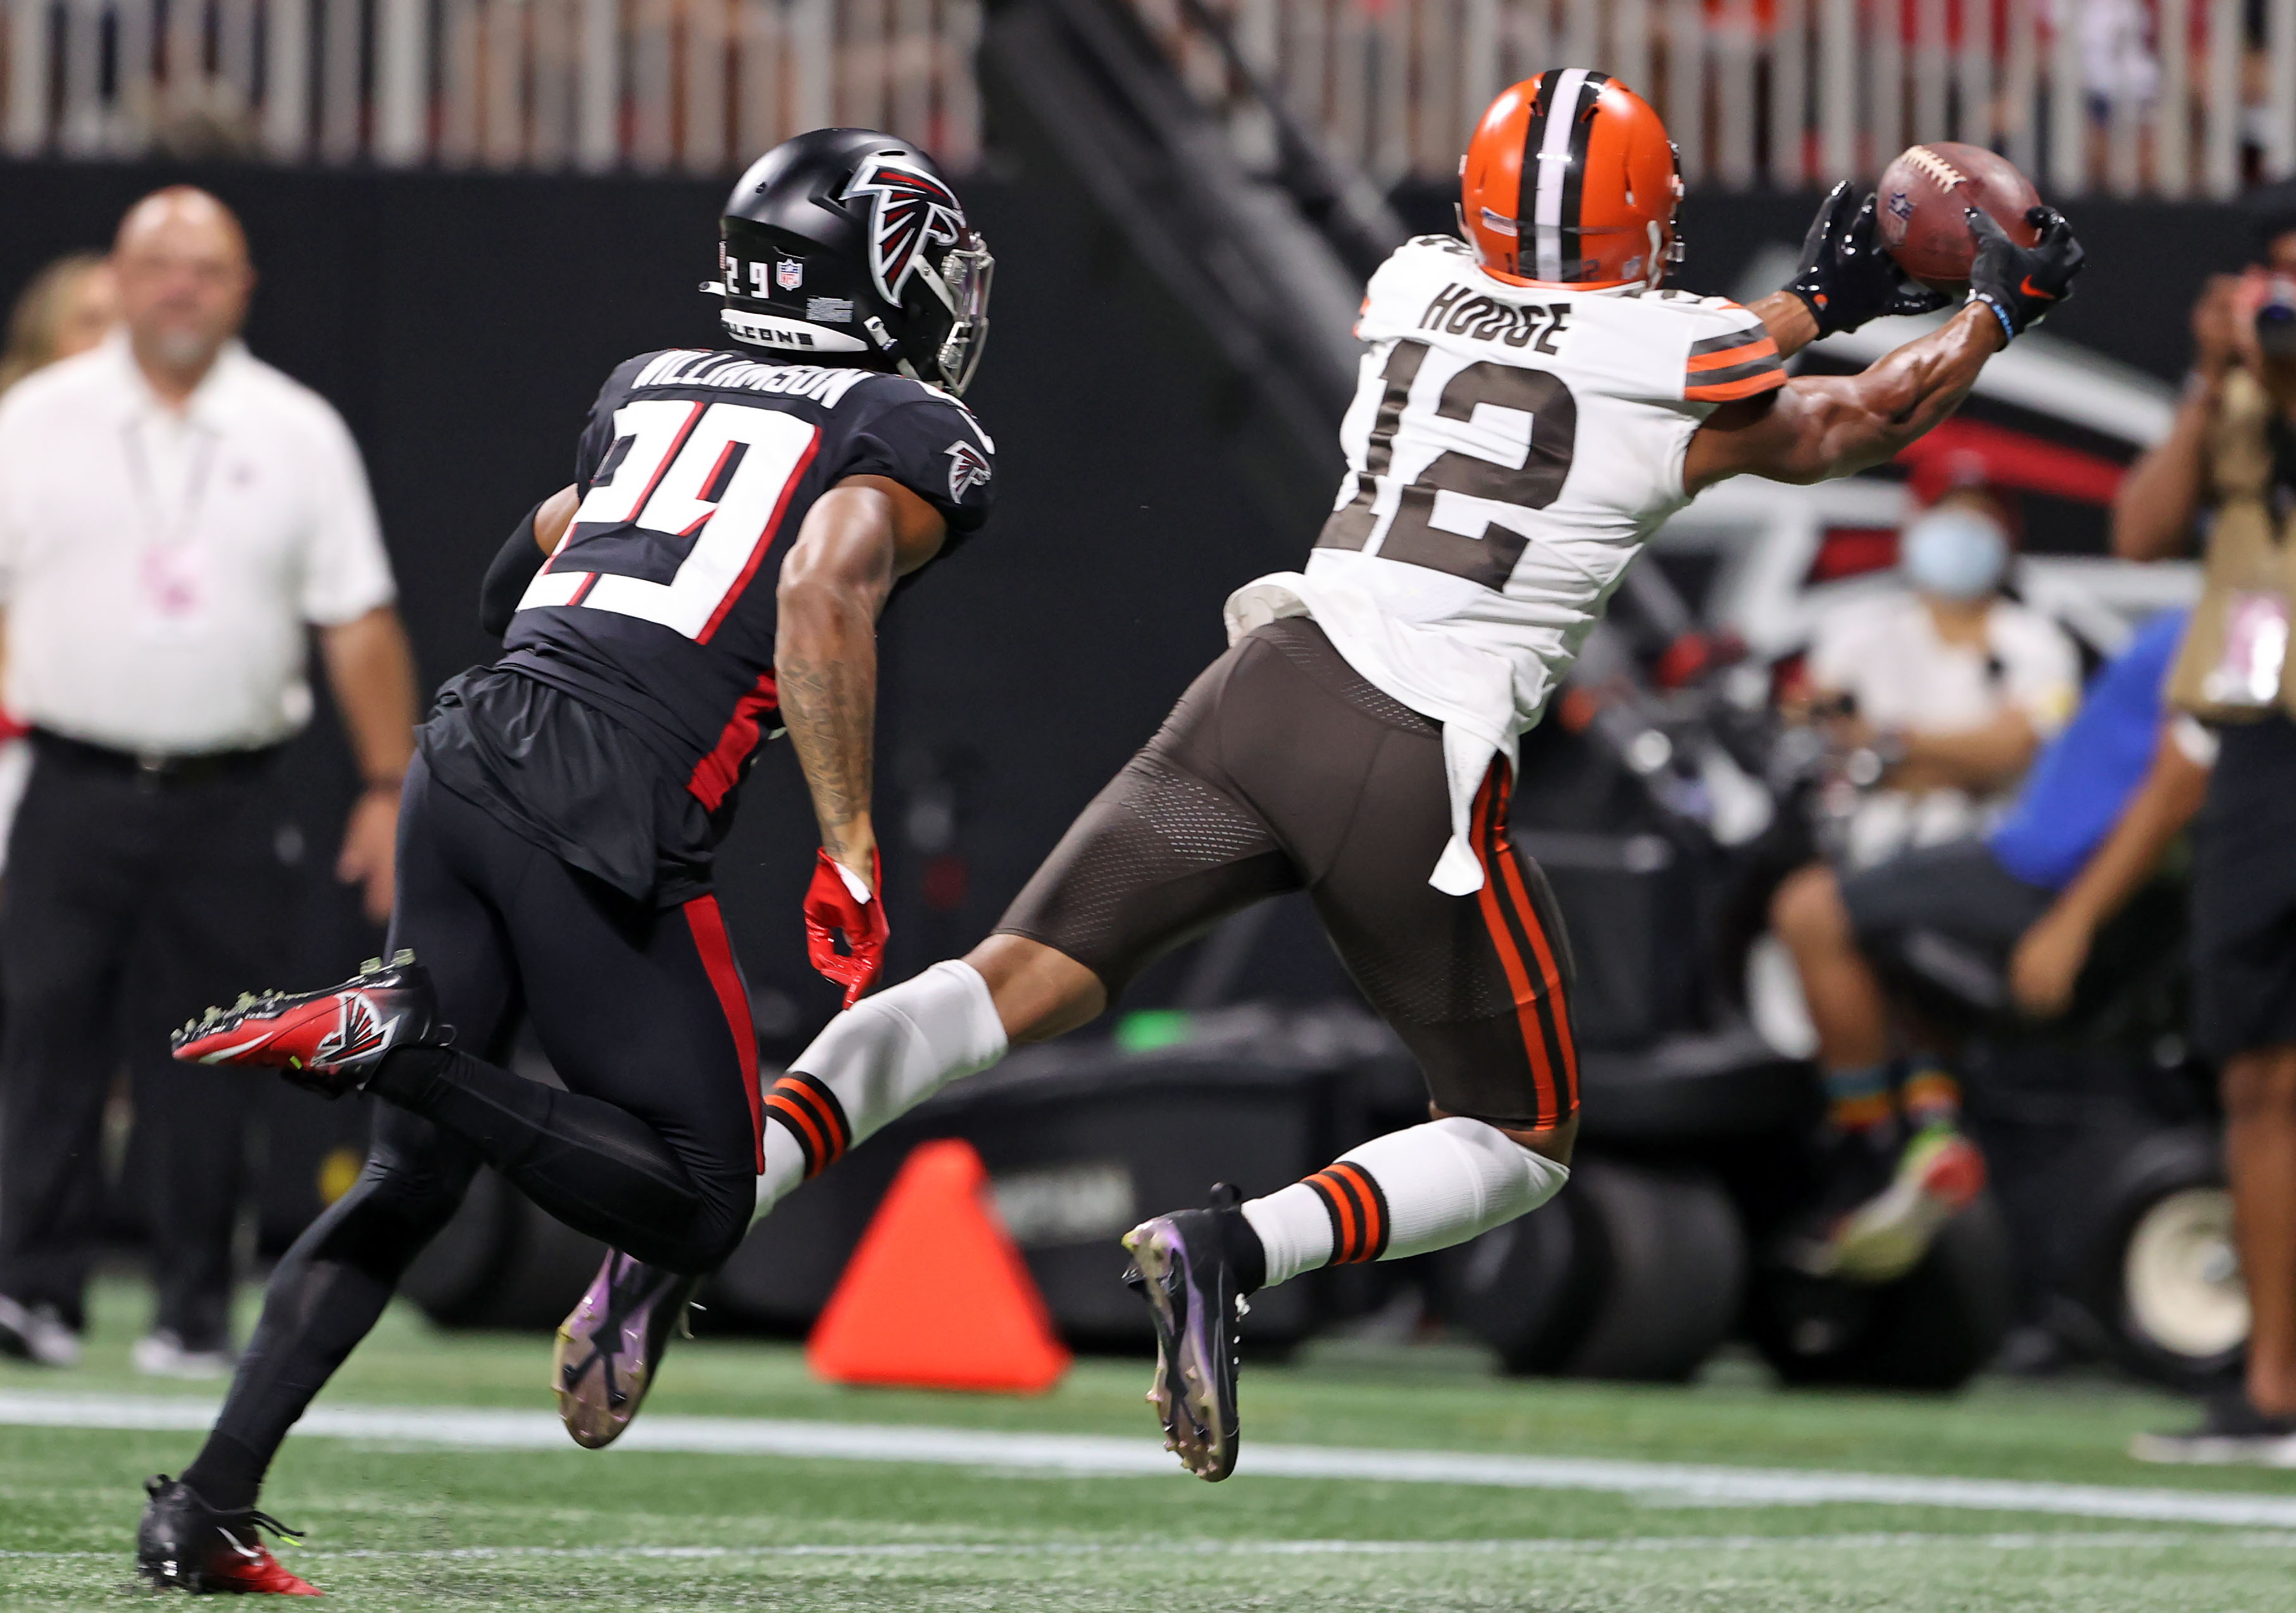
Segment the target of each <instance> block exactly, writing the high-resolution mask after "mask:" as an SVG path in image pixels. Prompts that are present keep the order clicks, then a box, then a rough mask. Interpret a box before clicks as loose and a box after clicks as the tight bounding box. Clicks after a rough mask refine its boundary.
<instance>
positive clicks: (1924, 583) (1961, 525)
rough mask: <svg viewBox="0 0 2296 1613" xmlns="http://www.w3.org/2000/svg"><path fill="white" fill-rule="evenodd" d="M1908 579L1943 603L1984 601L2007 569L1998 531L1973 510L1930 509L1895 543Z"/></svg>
mask: <svg viewBox="0 0 2296 1613" xmlns="http://www.w3.org/2000/svg"><path fill="white" fill-rule="evenodd" d="M1898 566H1899V567H1900V568H1901V569H1903V570H1904V572H1905V574H1906V579H1907V581H1908V582H1910V583H1912V584H1913V585H1914V586H1915V587H1916V588H1919V589H1921V590H1922V591H1923V593H1924V594H1936V595H1938V596H1939V598H1941V599H1951V600H1970V599H1982V598H1983V597H1984V596H1985V595H1987V594H1990V593H1992V592H1993V590H1994V589H1995V588H1997V587H1998V586H1999V585H2000V583H2001V574H2002V573H2003V572H2004V571H2005V570H2007V569H2008V567H2009V544H2008V540H2007V539H2006V538H2005V537H2003V536H2001V528H1999V527H1997V526H1996V525H1995V524H1994V523H1993V522H1991V521H1989V520H1986V518H1985V517H1983V516H1982V515H1980V514H1978V513H1977V512H1975V511H1973V510H1933V511H1931V512H1930V513H1928V514H1927V515H1924V516H1923V517H1922V518H1921V519H1920V520H1916V521H1915V522H1914V524H1913V525H1912V526H1910V527H1907V528H1906V532H1905V536H1903V537H1902V538H1901V539H1899V541H1898Z"/></svg>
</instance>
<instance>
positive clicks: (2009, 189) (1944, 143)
mask: <svg viewBox="0 0 2296 1613" xmlns="http://www.w3.org/2000/svg"><path fill="white" fill-rule="evenodd" d="M2040 200H2041V193H2040V192H2038V191H2037V190H2035V189H2034V188H2033V182H2032V181H2031V180H2030V179H2028V178H2026V177H2025V176H2024V175H2022V174H2021V173H2020V172H2018V171H2017V165H2016V164H2015V163H2013V162H2012V161H2010V160H2009V159H2007V158H2006V157H2004V156H2002V155H2000V154H1999V153H1998V152H1996V151H1987V150H1986V149H1985V148H1984V147H1983V146H1980V145H1963V144H1961V143H1958V142H1956V141H1950V140H1939V141H1932V142H1931V143H1929V144H1926V145H1909V146H1907V148H1906V149H1905V150H1904V151H1900V152H1898V156H1897V159H1896V160H1894V161H1893V162H1891V163H1890V166H1889V167H1888V168H1884V169H1882V182H1881V184H1879V185H1878V186H1876V187H1875V189H1874V206H1875V209H1876V210H1877V212H1878V213H1879V216H1880V225H1881V236H1882V248H1883V250H1886V251H1887V252H1888V253H1889V254H1890V257H1892V258H1896V259H1897V260H1898V267H1899V268H1901V269H1903V270H1905V271H1906V273H1907V274H1911V275H1912V276H1913V277H1914V278H1915V280H1918V281H1920V282H1923V284H1924V285H1929V286H1933V287H1935V288H1936V289H1937V290H1939V291H1948V292H1955V293H1958V292H1961V291H1967V290H1968V289H1969V266H1970V264H1971V263H1972V262H1973V261H1974V260H1975V259H1976V257H1977V238H1976V237H1975V236H1974V235H1972V234H1971V233H1970V231H1969V220H1968V219H1967V218H1966V217H1964V210H1965V209H1969V208H1972V207H1976V208H1983V209H1985V210H1986V211H1987V212H1988V213H1989V214H1991V215H1992V217H1993V221H1994V222H1995V223H1996V224H1998V225H2000V226H2001V227H2002V229H2003V230H2004V231H2005V232H2007V233H2008V236H2009V239H2010V240H2012V241H2013V242H2017V244H2018V245H2020V246H2030V245H2032V244H2033V242H2034V240H2035V239H2036V238H2037V237H2038V235H2039V233H2040V232H2039V231H2038V230H2036V229H2035V228H2034V227H2033V226H2032V225H2030V224H2027V223H2026V222H2025V212H2026V209H2029V208H2032V207H2036V206H2038V205H2039V203H2040Z"/></svg>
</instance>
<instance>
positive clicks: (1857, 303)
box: [1746, 179, 1947, 358]
mask: <svg viewBox="0 0 2296 1613" xmlns="http://www.w3.org/2000/svg"><path fill="white" fill-rule="evenodd" d="M1946 300H1947V299H1946V297H1945V294H1944V293H1943V292H1941V291H1931V289H1930V288H1929V287H1927V286H1925V285H1923V283H1922V282H1920V281H1918V280H1915V279H1914V278H1913V277H1912V276H1911V275H1909V274H1907V273H1906V272H1905V271H1904V270H1903V269H1901V268H1899V267H1898V266H1897V263H1896V261H1895V260H1894V259H1892V258H1890V255H1889V254H1888V253H1887V252H1885V251H1883V250H1882V240H1881V232H1880V228H1879V221H1878V219H1877V218H1876V216H1875V213H1874V197H1873V194H1872V192H1867V193H1866V195H1865V196H1863V197H1860V196H1859V195H1858V193H1857V188H1856V187H1855V186H1853V185H1852V184H1850V183H1849V181H1848V180H1846V179H1845V180H1843V181H1842V182H1841V184H1837V185H1835V186H1834V187H1833V190H1832V191H1830V192H1827V194H1826V198H1825V201H1823V202H1821V203H1819V204H1818V209H1817V217H1815V218H1813V219H1811V220H1810V225H1809V230H1808V233H1807V234H1805V235H1804V236H1803V238H1802V243H1801V260H1800V262H1799V263H1797V264H1796V265H1795V266H1794V276H1793V278H1792V280H1790V281H1788V282H1786V283H1785V285H1784V288H1783V289H1782V290H1779V291H1773V292H1771V293H1770V294H1769V295H1768V296H1767V297H1765V298H1763V299H1760V300H1759V301H1758V302H1752V303H1749V304H1747V305H1746V311H1747V312H1748V313H1750V314H1751V315H1754V316H1755V317H1756V318H1757V319H1759V320H1760V321H1761V322H1762V324H1763V326H1764V328H1765V329H1767V331H1768V332H1769V333H1770V340H1772V341H1775V343H1777V345H1778V353H1779V356H1781V357H1785V358H1792V356H1794V355H1795V354H1797V353H1799V352H1800V351H1801V350H1802V349H1803V348H1806V347H1808V345H1809V344H1810V343H1811V342H1813V341H1816V340H1818V339H1819V338H1820V337H1825V336H1832V335H1833V334H1834V333H1836V332H1841V331H1854V330H1856V329H1857V327H1858V326H1860V325H1862V324H1864V323H1866V321H1867V320H1869V319H1874V318H1878V317H1880V316H1881V315H1884V314H1927V313H1931V312H1933V311H1934V310H1936V309H1938V308H1941V307H1945V305H1946Z"/></svg>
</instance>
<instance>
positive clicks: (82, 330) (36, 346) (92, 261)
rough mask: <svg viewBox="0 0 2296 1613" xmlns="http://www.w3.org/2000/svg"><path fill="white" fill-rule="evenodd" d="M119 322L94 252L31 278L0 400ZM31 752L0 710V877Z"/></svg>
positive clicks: (19, 307) (115, 290)
mask: <svg viewBox="0 0 2296 1613" xmlns="http://www.w3.org/2000/svg"><path fill="white" fill-rule="evenodd" d="M116 323H119V286H118V284H117V283H116V282H114V281H113V279H112V274H111V265H110V264H109V263H106V262H105V261H104V260H103V258H101V257H99V256H98V255H97V254H95V253H94V252H74V253H72V254H70V256H69V257H64V258H57V259H56V260H55V261H54V262H53V263H52V264H50V265H49V266H47V267H46V268H45V269H42V270H41V271H40V272H39V273H38V274H35V275H33V276H32V281H31V283H30V284H29V285H28V286H26V287H25V288H24V290H23V291H22V292H21V294H20V295H19V296H18V297H17V299H16V306H15V307H13V308H12V309H11V310H10V311H9V314H8V346H7V348H6V349H5V350H4V351H0V396H4V395H5V394H6V392H7V390H8V389H9V388H11V387H12V386H14V385H15V384H16V383H17V382H18V381H21V380H23V379H24V377H26V376H27V375H29V374H30V373H32V372H33V371H35V370H45V368H47V367H48V365H50V364H53V363H55V362H56V360H58V359H60V358H70V357H72V356H75V355H77V354H80V353H85V352H86V351H87V350H88V349H89V348H92V347H94V346H95V344H96V343H97V342H99V341H102V340H103V339H104V338H105V337H106V336H109V335H110V334H111V327H112V326H113V325H114V324H116ZM31 772H32V753H31V747H30V746H29V745H27V744H26V743H25V742H24V730H23V727H22V725H21V724H19V723H18V722H17V721H16V720H15V719H14V718H13V717H12V716H9V714H8V713H7V712H6V711H5V710H4V709H0V872H5V870H6V867H7V857H8V829H9V825H10V824H12V823H14V822H15V819H16V805H17V803H18V802H20V801H21V800H22V799H23V798H24V782H25V781H26V780H27V779H29V777H30V776H31Z"/></svg>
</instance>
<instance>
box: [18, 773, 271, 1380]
mask: <svg viewBox="0 0 2296 1613" xmlns="http://www.w3.org/2000/svg"><path fill="white" fill-rule="evenodd" d="M34 743H35V745H36V747H37V752H36V755H37V760H36V761H35V762H34V764H33V767H32V776H31V780H30V782H29V785H28V786H27V787H26V790H25V793H24V799H23V803H22V805H21V807H20V808H19V810H18V812H17V815H16V822H15V825H14V828H13V829H12V831H11V835H10V839H9V854H8V868H7V874H6V881H5V886H4V894H0V991H4V993H5V997H6V1003H5V1011H4V1013H0V1027H4V1035H0V1294H6V1295H7V1296H8V1297H9V1298H12V1299H15V1300H18V1301H19V1302H21V1303H23V1304H26V1305H37V1304H40V1303H43V1302H45V1303H47V1304H51V1305H53V1306H55V1307H56V1308H57V1309H58V1310H59V1311H60V1312H61V1314H63V1316H64V1318H65V1319H66V1320H67V1321H68V1322H71V1323H72V1324H74V1325H75V1326H77V1325H78V1324H79V1323H80V1322H81V1321H82V1313H81V1303H82V1296H83V1292H84V1290H85V1289H86V1282H87V1274H88V1268H89V1266H90V1265H92V1264H93V1262H94V1257H95V1253H96V1249H97V1245H98V1242H99V1240H100V1238H101V1236H102V1230H103V1204H104V1199H103V1180H102V1136H103V1111H104V1104H105V1100H106V1099H107V1098H108V1097H109V1096H110V1094H111V1086H112V1079H113V1077H114V1075H115V1073H116V1072H117V1071H118V1070H119V1067H120V1065H121V1064H122V1062H123V1061H124V1062H125V1063H126V1065H127V1069H128V1072H129V1076H130V1077H131V1082H132V1093H133V1096H134V1100H135V1124H136V1126H137V1128H138V1131H139V1133H140V1134H141V1135H140V1137H139V1140H138V1144H137V1153H138V1157H139V1159H141V1160H142V1161H143V1164H144V1167H145V1170H146V1173H147V1174H146V1180H145V1181H144V1183H143V1184H142V1185H143V1189H144V1191H145V1192H146V1195H147V1198H146V1203H147V1208H148V1209H149V1212H150V1216H151V1224H152V1267H153V1274H154V1277H155V1279H156V1283H157V1287H158V1290H159V1307H158V1314H157V1317H156V1319H155V1324H156V1325H157V1326H159V1327H162V1328H167V1329H169V1330H171V1331H174V1332H176V1334H177V1335H179V1336H180V1337H181V1338H182V1339H183V1340H184V1343H185V1344H187V1345H189V1346H190V1347H193V1348H198V1349H212V1348H217V1347H221V1346H222V1345H223V1344H224V1342H225V1333H226V1331H227V1324H228V1317H229V1308H230V1301H231V1276H232V1271H231V1265H232V1260H231V1253H232V1234H233V1230H234V1226H235V1224H236V1223H237V1218H238V1209H239V1202H240V1196H241V1193H242V1189H243V1188H244V1186H245V1184H246V1179H247V1168H246V1167H247V1153H248V1142H247V1123H248V1117H249V1111H250V1103H251V1101H252V1097H253V1094H254V1093H255V1092H256V1090H257V1085H256V1083H257V1080H258V1077H256V1076H254V1075H252V1074H250V1073H249V1072H246V1071H241V1070H229V1069H198V1068H190V1067H186V1066H184V1065H180V1064H176V1063H174V1062H172V1061H171V1060H169V1059H168V1034H167V1033H168V1029H169V1028H171V1027H174V1026H177V1025H181V1024H182V1023H183V1022H184V1020H185V1019H189V1018H191V1017H192V1016H193V1015H194V1014H196V1013H198V1012H199V1011H200V1010H201V1008H203V1007H205V1006H206V1005H207V1004H209V1003H228V1002H230V1001H231V1000H232V998H233V996H234V995H236V994H237V993H239V992H241V991H243V990H245V989H246V988H247V987H250V986H260V985H263V984H265V983H266V982H267V981H272V980H275V979H276V978H278V970H279V965H280V962H281V955H280V954H281V950H282V948H281V942H282V938H283V933H284V930H285V927H286V921H287V918H288V916H289V913H290V911H291V903H292V900H293V885H292V881H291V874H290V871H289V869H288V868H287V866H286V865H285V864H283V862H282V861H281V847H282V840H281V834H282V823H281V819H280V817H279V814H278V809H277V807H276V806H275V799H276V795H277V791H276V789H275V776H276V774H275V767H274V766H273V758H272V757H271V756H270V755H268V754H267V753H250V754H248V755H246V756H243V757H234V758H231V759H229V760H227V761H217V762H215V763H213V764H210V765H209V766H207V767H206V769H205V770H203V771H201V772H199V773H196V774H190V775H187V776H185V777H183V778H181V779H175V780H164V779H161V778H160V777H157V776H155V775H152V774H139V772H138V771H137V770H136V768H135V765H134V761H133V759H132V758H130V757H124V756H118V755H113V754H111V753H108V752H102V751H97V750H94V749H92V748H90V747H86V746H80V745H74V744H71V743H70V742H69V741H54V740H52V739H48V738H45V737H41V738H38V739H36V740H35V741H34Z"/></svg>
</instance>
